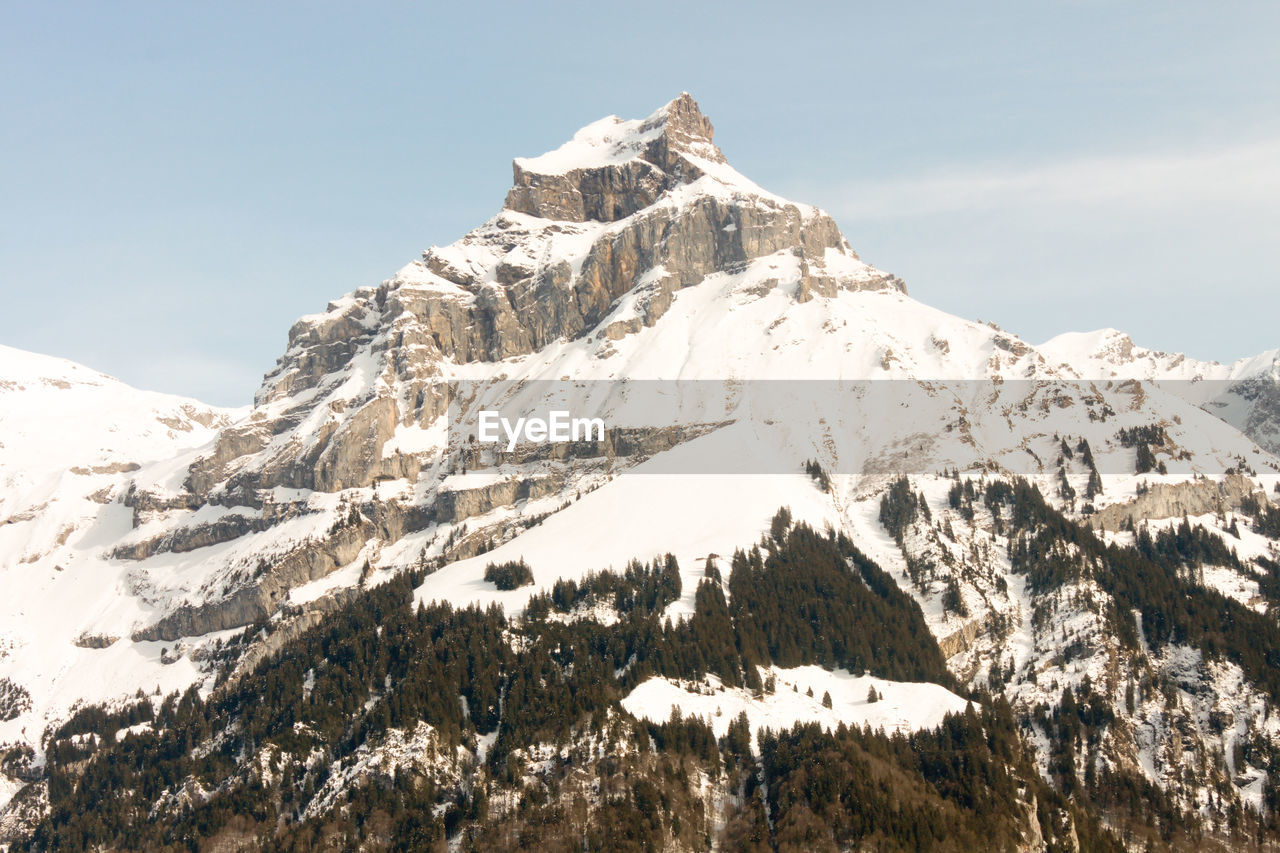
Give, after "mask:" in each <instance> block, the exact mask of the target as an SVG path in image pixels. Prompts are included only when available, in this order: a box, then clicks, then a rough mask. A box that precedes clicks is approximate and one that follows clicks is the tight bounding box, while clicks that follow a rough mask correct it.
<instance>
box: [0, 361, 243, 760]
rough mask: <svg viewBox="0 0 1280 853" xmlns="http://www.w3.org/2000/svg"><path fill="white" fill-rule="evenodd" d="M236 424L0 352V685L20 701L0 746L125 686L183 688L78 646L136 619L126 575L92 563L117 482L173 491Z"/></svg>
mask: <svg viewBox="0 0 1280 853" xmlns="http://www.w3.org/2000/svg"><path fill="white" fill-rule="evenodd" d="M237 414H239V413H238V412H234V411H227V410H221V409H216V408H212V407H209V406H206V405H203V404H201V403H197V402H196V401H194V400H188V399H184V398H180V397H173V396H169V395H166V394H158V393H153V392H149V391H139V390H136V389H134V388H130V387H129V386H127V385H125V384H124V383H122V382H120V381H119V380H116V379H113V378H111V377H109V376H106V375H104V374H102V373H98V372H96V371H94V370H90V369H88V368H86V367H83V366H81V365H78V364H74V363H72V362H69V361H65V360H62V359H58V358H50V357H48V356H42V355H36V354H34V353H29V352H23V351H21V350H17V349H13V348H11V347H4V346H0V585H2V586H3V589H4V591H5V595H4V596H3V599H2V600H0V680H8V682H9V683H10V684H12V685H14V686H15V689H16V690H17V691H19V693H18V694H17V695H20V696H24V697H25V698H23V699H21V700H19V701H18V702H17V703H16V704H14V705H13V706H11V707H9V708H6V709H0V711H2V712H3V713H0V741H19V740H29V741H37V740H38V738H39V736H40V733H41V731H42V729H43V727H44V724H45V723H46V722H47V721H49V720H53V719H57V718H58V717H60V716H62V715H64V714H65V713H66V710H67V709H68V708H69V707H70V706H71V705H72V704H74V703H76V702H78V701H92V700H95V699H105V698H109V697H112V696H117V695H119V694H120V693H121V692H122V690H124V689H126V685H133V687H132V688H131V689H134V690H136V689H137V687H138V685H140V684H142V683H145V682H147V681H150V680H157V679H158V682H157V683H160V684H168V685H170V686H172V687H178V686H181V685H183V684H185V683H189V681H190V679H192V678H194V677H195V675H196V674H195V671H194V670H193V669H191V668H190V667H177V668H166V667H162V666H161V665H160V661H159V657H160V655H159V651H160V650H159V648H158V647H157V648H156V649H154V650H150V651H148V650H146V649H140V648H137V647H134V646H133V645H132V644H129V643H125V644H123V645H121V646H118V647H113V648H109V649H93V648H89V647H88V646H89V645H91V644H99V645H101V644H104V643H106V642H107V638H106V637H105V636H99V635H97V634H96V632H95V626H97V625H98V624H99V621H100V620H101V619H102V617H103V615H104V614H106V613H111V612H118V611H120V610H122V609H123V610H124V611H125V612H126V613H130V614H133V616H132V618H137V613H138V610H137V603H136V599H135V597H134V590H132V589H131V588H130V583H129V578H128V572H127V570H126V569H125V568H124V567H113V566H110V565H106V564H104V563H103V561H102V560H101V559H100V557H101V554H102V552H103V550H104V549H106V548H109V547H110V546H112V545H114V544H115V543H116V542H117V541H119V539H120V538H121V537H122V536H124V535H125V534H126V533H128V532H129V531H130V530H131V529H132V513H131V510H130V509H129V508H128V507H125V506H123V505H122V504H120V503H119V500H120V499H121V497H122V496H123V495H124V494H125V493H126V492H127V491H128V489H129V488H130V484H131V483H132V482H134V480H135V479H138V478H141V479H142V481H144V482H152V483H161V482H165V481H167V482H168V483H169V485H170V486H171V487H172V488H174V489H178V488H180V487H181V481H182V478H183V472H184V463H183V462H182V459H183V457H184V455H187V457H188V458H189V455H190V454H191V453H193V452H194V451H195V450H197V449H198V448H200V447H202V446H203V445H206V444H208V443H209V442H210V441H212V440H213V438H214V437H215V436H216V435H217V432H218V430H219V429H221V428H223V427H225V426H227V425H228V424H229V423H231V422H232V420H233V419H234V417H235V416H236V415H237ZM16 708H25V709H26V710H25V711H24V712H23V713H21V714H17V715H15V714H14V713H13V711H14V710H15V709H16Z"/></svg>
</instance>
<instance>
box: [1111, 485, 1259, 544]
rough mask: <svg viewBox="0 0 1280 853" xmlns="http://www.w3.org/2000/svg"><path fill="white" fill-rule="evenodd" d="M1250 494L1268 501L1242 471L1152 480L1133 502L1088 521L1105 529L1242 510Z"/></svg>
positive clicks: (1113, 508)
mask: <svg viewBox="0 0 1280 853" xmlns="http://www.w3.org/2000/svg"><path fill="white" fill-rule="evenodd" d="M1247 497H1255V498H1257V499H1258V500H1259V501H1261V502H1263V503H1266V502H1267V495H1266V492H1264V491H1260V490H1259V489H1258V487H1257V484H1256V483H1254V481H1253V480H1251V479H1250V478H1248V477H1246V476H1244V475H1243V474H1228V475H1227V476H1226V477H1224V478H1223V479H1222V480H1221V481H1217V480H1195V481H1189V482H1182V483H1151V484H1149V485H1148V486H1147V487H1146V491H1145V492H1143V493H1142V494H1139V495H1138V496H1137V497H1135V498H1134V499H1133V500H1131V501H1126V502H1124V503H1118V504H1112V505H1110V506H1106V507H1103V508H1102V509H1101V510H1099V511H1098V512H1096V513H1094V514H1093V515H1091V516H1089V518H1088V522H1089V524H1091V525H1092V526H1093V527H1096V528H1100V529H1102V530H1121V529H1123V528H1125V527H1127V526H1129V525H1130V524H1137V523H1139V522H1141V521H1143V520H1145V519H1151V520H1158V519H1162V518H1179V517H1181V516H1184V515H1187V516H1193V515H1206V514H1208V513H1225V512H1229V511H1232V510H1238V509H1240V505H1241V503H1242V502H1243V501H1244V499H1245V498H1247Z"/></svg>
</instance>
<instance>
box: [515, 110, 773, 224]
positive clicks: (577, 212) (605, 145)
mask: <svg viewBox="0 0 1280 853" xmlns="http://www.w3.org/2000/svg"><path fill="white" fill-rule="evenodd" d="M714 134H715V128H714V127H713V126H712V124H711V121H710V120H709V119H708V118H707V117H706V116H705V115H703V114H702V110H701V108H700V107H699V106H698V103H697V101H695V100H694V99H693V97H692V96H691V95H690V94H689V93H688V92H683V93H681V94H680V96H679V97H677V98H676V99H675V100H672V101H669V102H667V103H666V104H664V105H663V106H662V107H660V108H659V109H658V110H656V111H655V112H654V113H653V114H651V115H650V116H649V117H648V118H644V119H622V118H619V117H618V116H616V115H612V116H607V117H605V118H602V119H600V120H599V121H594V122H592V123H591V124H589V125H587V126H586V127H584V128H582V129H581V130H579V131H578V132H577V133H575V134H574V135H573V138H572V139H570V140H569V141H568V142H566V143H565V144H563V145H561V146H560V147H559V148H556V149H555V150H553V151H548V152H547V153H545V154H542V155H541V156H538V157H521V158H517V159H516V160H515V161H513V163H512V171H513V173H514V181H513V183H514V186H512V188H511V191H510V192H509V193H507V201H506V208H507V209H508V210H513V211H516V212H519V213H526V214H529V215H530V216H538V217H541V218H544V219H555V220H561V221H572V222H586V221H588V220H595V221H600V222H614V221H617V220H618V219H622V218H625V217H627V216H630V215H631V214H633V213H635V212H636V211H637V210H640V209H642V208H644V207H647V206H648V205H650V204H652V203H653V202H654V201H655V200H656V199H657V197H658V196H660V195H661V194H662V193H664V192H666V191H667V190H669V189H672V188H674V187H676V186H678V185H680V184H687V183H692V182H693V181H696V180H697V179H699V178H701V177H702V176H703V175H706V174H708V173H709V172H714V173H716V174H717V175H718V176H720V173H721V172H731V171H732V170H727V169H726V168H725V166H726V164H725V159H724V155H723V154H722V153H721V152H720V149H719V148H717V147H716V145H715V143H714V142H713V141H712V138H713V136H714ZM718 167H719V168H718ZM732 174H733V176H737V173H736V172H734V173H732ZM737 177H740V176H737ZM742 183H744V184H749V182H747V181H745V179H744V180H743V181H742Z"/></svg>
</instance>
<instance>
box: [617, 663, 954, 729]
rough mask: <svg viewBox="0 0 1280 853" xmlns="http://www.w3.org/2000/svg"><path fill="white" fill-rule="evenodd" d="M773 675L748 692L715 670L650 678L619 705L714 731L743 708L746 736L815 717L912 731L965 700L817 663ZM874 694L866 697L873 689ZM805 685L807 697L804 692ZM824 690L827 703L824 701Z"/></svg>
mask: <svg viewBox="0 0 1280 853" xmlns="http://www.w3.org/2000/svg"><path fill="white" fill-rule="evenodd" d="M769 675H772V676H773V677H774V679H776V690H775V691H774V692H773V693H763V694H761V695H760V696H758V697H757V696H755V695H753V693H752V692H751V691H749V690H746V689H743V688H740V687H726V686H724V684H722V683H721V682H720V679H718V678H716V677H715V676H709V677H708V678H707V679H706V680H704V681H702V682H683V683H681V682H678V681H674V680H672V679H668V678H662V677H659V676H655V677H653V678H650V679H648V680H646V681H644V682H643V683H641V684H640V685H638V686H637V687H636V688H635V689H634V690H632V691H631V692H630V693H629V694H627V696H626V698H624V699H623V700H622V706H623V707H624V708H626V709H627V711H628V712H630V713H631V714H633V715H635V716H636V717H639V718H641V719H645V720H649V721H651V722H654V723H665V722H666V721H667V720H669V719H671V714H672V712H673V711H677V712H679V714H680V716H682V717H701V718H703V719H704V720H706V722H707V723H709V724H710V726H711V728H712V730H713V731H714V732H715V733H716V737H721V736H723V735H724V734H725V733H726V732H727V731H728V730H729V724H730V723H731V722H733V721H734V720H735V719H736V718H737V717H738V715H739V714H742V713H746V715H747V719H748V720H749V721H750V724H751V734H752V740H753V742H754V740H755V736H756V734H757V733H758V731H759V730H760V729H762V728H768V729H772V730H773V731H779V730H781V729H786V728H791V727H792V726H794V725H795V724H796V723H809V722H814V723H818V724H819V725H821V726H822V727H823V728H825V729H827V730H833V729H835V728H837V727H838V726H839V725H840V724H841V723H844V724H845V725H850V726H870V727H871V728H872V729H883V730H884V731H885V732H887V733H890V734H892V733H893V732H904V733H905V732H914V731H919V730H920V729H931V728H936V727H937V726H938V725H940V724H941V723H942V720H943V717H945V716H946V715H947V714H958V713H962V712H963V711H964V709H965V706H966V705H968V702H967V700H965V699H962V698H961V697H959V696H957V695H955V694H954V693H952V692H951V691H950V690H947V689H946V688H945V687H941V686H939V685H937V684H927V683H907V682H901V681H888V680H886V679H883V678H875V677H873V676H870V675H861V676H855V675H853V674H851V673H849V672H847V671H845V670H834V671H832V670H827V669H823V668H822V667H820V666H799V667H793V668H790V669H782V668H779V667H769V668H767V669H765V670H763V671H762V676H763V677H764V678H766V679H767V678H768V677H769ZM873 688H874V689H875V691H876V693H877V694H878V695H880V696H881V697H883V698H881V699H880V700H879V701H877V702H870V701H868V699H869V693H870V692H871V690H872V689H873ZM809 691H812V693H813V695H812V696H810V695H809ZM824 695H830V697H831V707H830V708H827V707H825V706H824V705H823V701H822V700H823V696H824Z"/></svg>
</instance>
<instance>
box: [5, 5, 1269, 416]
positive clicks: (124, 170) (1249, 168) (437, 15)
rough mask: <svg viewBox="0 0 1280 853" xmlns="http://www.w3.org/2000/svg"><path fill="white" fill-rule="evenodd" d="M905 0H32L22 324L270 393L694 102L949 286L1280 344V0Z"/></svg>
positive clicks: (1137, 329)
mask: <svg viewBox="0 0 1280 853" xmlns="http://www.w3.org/2000/svg"><path fill="white" fill-rule="evenodd" d="M889 5H890V4H870V3H868V4H864V5H863V6H862V7H861V8H859V7H857V6H850V5H840V6H838V7H837V4H834V3H821V4H808V3H803V2H788V3H768V4H751V3H745V2H736V3H725V4H719V5H713V4H702V3H690V2H681V3H661V2H647V3H642V4H627V5H625V6H621V7H611V6H609V5H606V4H603V3H599V2H596V3H583V4H568V3H527V2H526V3H518V4H516V3H513V4H503V3H494V2H489V3H485V4H470V5H469V6H465V7H464V4H461V3H450V4H447V5H445V4H441V5H440V6H438V7H433V6H430V5H428V4H422V3H413V4H408V3H406V4H391V3H377V4H349V3H344V4H336V3H335V4H326V3H317V2H311V3H306V4H302V3H299V4H296V5H293V4H285V3H266V4H264V3H253V4H240V3H230V2H221V3H216V4H215V3H206V4H198V5H197V4H187V3H170V2H166V3H159V2H157V3H151V4H141V3H110V4H107V3H83V4H77V3H69V2H67V3H60V4H57V5H56V6H55V5H54V4H37V3H19V2H14V0H0V297H2V300H0V343H5V344H9V345H11V346H17V347H22V348H25V349H30V350H35V351H38V352H44V353H49V354H53V355H59V356H64V357H67V358H71V359H74V360H76V361H80V362H83V363H85V364H88V365H89V366H91V367H95V368H98V369H100V370H104V371H106V372H108V373H112V374H114V375H116V376H119V377H120V378H122V379H124V380H126V381H128V382H130V383H132V384H134V385H137V386H140V387H145V388H155V389H159V390H164V391H172V392H178V393H184V394H189V395H192V396H196V397H199V398H201V399H204V400H206V401H208V402H211V403H222V404H237V405H238V404H242V403H245V402H248V401H249V400H250V399H251V397H252V394H253V391H254V390H255V389H256V387H257V384H258V382H259V380H260V378H261V376H262V374H263V373H265V372H266V371H267V370H268V369H269V368H270V367H271V365H272V364H273V363H274V361H275V359H276V357H277V356H278V355H280V354H281V352H282V351H283V349H284V343H285V335H286V332H287V330H288V328H289V326H290V325H291V324H292V323H293V321H294V320H295V319H296V318H297V317H298V316H299V315H301V314H304V313H310V312H314V311H318V310H322V309H323V308H324V306H325V303H326V302H327V301H328V300H330V299H333V298H336V297H338V296H340V295H341V294H343V293H345V292H347V291H349V290H352V289H354V288H355V287H358V286H362V285H369V284H377V283H378V282H380V281H382V280H383V279H384V278H386V277H388V276H389V275H390V274H391V273H393V272H394V271H395V270H396V269H397V268H399V267H400V266H402V265H403V264H404V263H406V262H407V261H409V260H411V259H412V258H414V257H417V256H418V254H419V253H420V252H421V250H422V249H424V248H426V247H427V246H429V245H432V244H444V243H449V242H452V241H453V240H454V239H456V238H457V237H459V236H461V235H462V234H463V233H464V232H465V231H467V230H468V229H470V228H471V227H474V226H475V225H478V224H479V223H480V222H482V221H483V220H484V219H486V218H488V217H489V216H491V215H492V214H493V213H494V212H496V211H497V209H498V208H499V207H500V206H501V204H502V199H503V195H504V193H505V191H506V188H507V186H508V184H509V183H510V179H511V167H510V160H511V158H513V157H516V156H530V155H536V154H539V153H541V152H543V151H545V150H547V149H550V148H554V147H555V146H557V145H559V144H560V143H561V142H562V141H564V140H565V139H567V138H568V137H569V136H570V135H571V134H572V133H573V131H574V130H576V129H577V128H578V127H580V126H581V125H583V124H586V123H587V122H589V121H592V120H594V119H597V118H599V117H601V116H604V115H608V114H610V113H616V114H619V115H622V116H625V117H638V116H643V115H647V114H648V113H650V112H652V111H653V110H654V109H655V108H657V107H658V106H659V105H661V104H662V103H664V102H666V101H667V100H670V99H671V98H673V97H675V96H676V95H677V94H679V92H680V91H682V90H688V91H690V92H692V93H693V95H694V97H695V98H697V99H698V101H699V102H700V104H701V105H702V107H703V110H704V111H705V112H706V113H707V115H708V116H709V117H710V118H711V119H712V121H713V122H714V123H715V125H716V140H717V142H718V143H720V145H721V147H722V149H723V150H724V152H725V154H726V156H727V157H728V158H729V160H730V162H732V163H733V164H734V165H735V166H736V167H737V168H738V169H739V170H740V171H741V172H743V173H744V174H746V175H747V176H748V177H750V178H752V179H753V180H755V181H756V182H757V183H760V184H762V185H763V186H765V187H767V188H769V189H771V190H773V191H775V192H778V193H780V194H782V195H785V196H788V197H791V198H794V199H796V200H798V201H806V202H810V203H813V204H817V205H819V206H821V207H823V208H826V209H827V210H828V211H830V212H831V213H832V214H833V215H834V216H835V217H836V220H837V221H838V222H839V223H840V225H841V227H842V228H843V230H844V232H845V234H846V236H847V237H848V238H849V240H850V242H851V243H852V244H853V246H854V248H855V249H857V250H858V251H859V253H860V254H861V255H862V257H863V258H864V259H866V260H868V261H870V262H871V263H874V264H876V265H877V266H880V267H882V268H884V269H886V270H890V271H892V272H895V273H897V274H899V275H901V276H902V277H903V278H904V279H905V280H906V282H907V287H908V289H909V291H910V292H911V293H912V295H914V296H916V297H917V298H919V299H921V300H923V301H925V302H928V303H930V304H933V305H936V306H938V307H940V308H943V309H945V310H947V311H951V312H953V313H956V314H959V315H962V316H965V317H970V318H980V319H983V320H993V321H995V322H997V323H999V324H1000V325H1002V326H1004V327H1005V328H1007V329H1009V330H1011V331H1013V332H1015V333H1017V334H1019V335H1021V336H1022V337H1024V338H1026V339H1028V340H1030V341H1032V342H1039V341H1041V340H1044V339H1046V338H1048V337H1051V336H1053V335H1055V334H1057V333H1059V332H1063V331H1071V330H1086V329H1093V328H1099V327H1103V326H1114V327H1117V328H1121V329H1124V330H1125V331H1128V332H1130V333H1131V334H1132V335H1133V336H1134V338H1135V339H1136V340H1137V341H1138V342H1139V343H1140V344H1144V345H1147V346H1151V347H1155V348H1160V349H1166V350H1178V351H1184V352H1187V353H1189V354H1191V355H1194V356H1196V357H1200V358H1215V359H1218V360H1231V359H1235V358H1237V357H1240V356H1243V355H1246V354H1252V353H1255V352H1257V351H1260V350H1264V349H1270V348H1273V347H1276V346H1280V324H1278V323H1277V319H1278V318H1280V295H1277V294H1278V293H1280V275H1278V274H1277V270H1278V269H1280V61H1278V60H1277V59H1276V55H1277V51H1276V49H1275V46H1276V44H1280V4H1276V3H1228V4H1206V3H1195V4H1193V3H1171V2H1159V3H1127V4H1116V3H1087V2H1075V3H1026V2H1025V1H1024V2H1016V3H986V4H959V3H936V4H924V3H916V4H896V5H897V6H899V7H900V8H896V9H893V10H888V9H886V8H884V7H887V6H889ZM979 7H980V8H979ZM352 10H355V11H352Z"/></svg>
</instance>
